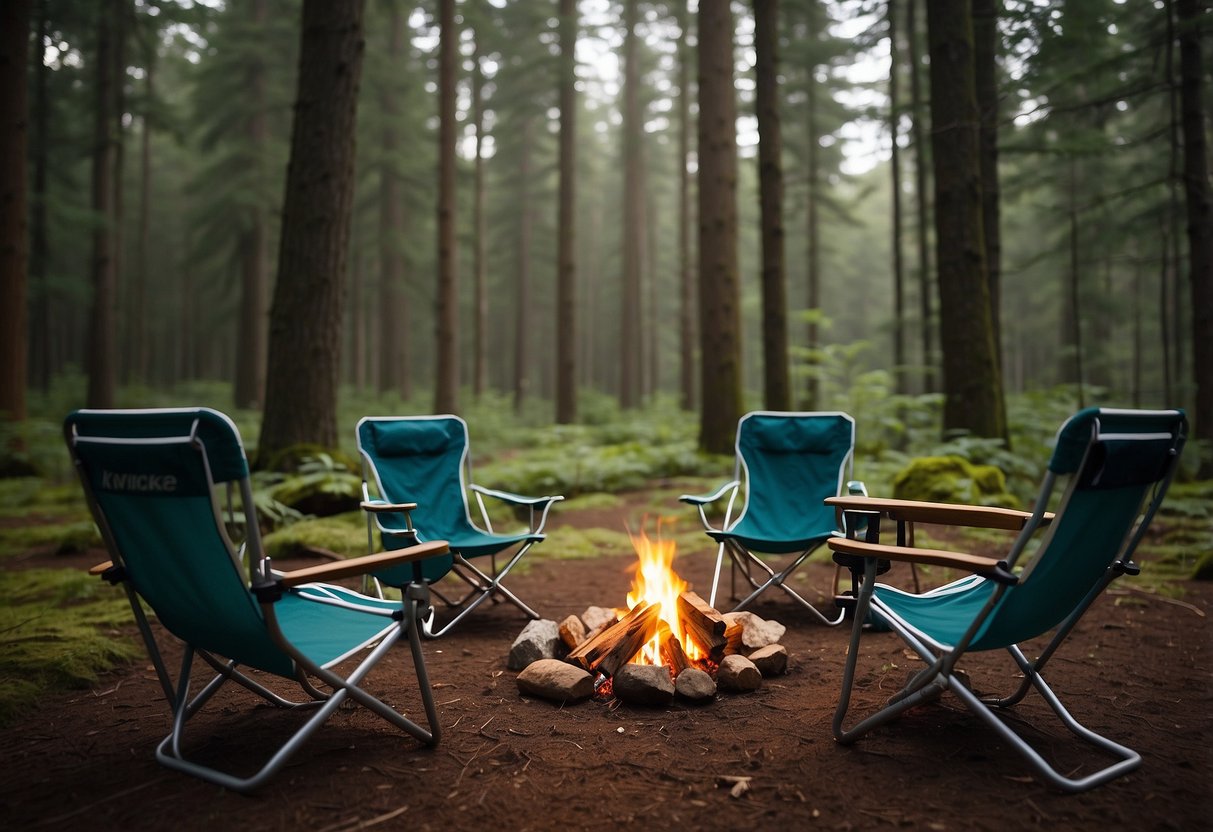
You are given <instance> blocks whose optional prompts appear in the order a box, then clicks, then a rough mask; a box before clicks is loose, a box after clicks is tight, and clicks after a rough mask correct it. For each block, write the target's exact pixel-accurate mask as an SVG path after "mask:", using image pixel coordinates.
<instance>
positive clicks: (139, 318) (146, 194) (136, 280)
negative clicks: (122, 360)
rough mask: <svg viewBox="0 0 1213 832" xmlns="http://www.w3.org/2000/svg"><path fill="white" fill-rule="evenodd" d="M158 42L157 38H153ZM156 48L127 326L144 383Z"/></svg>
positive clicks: (136, 374)
mask: <svg viewBox="0 0 1213 832" xmlns="http://www.w3.org/2000/svg"><path fill="white" fill-rule="evenodd" d="M153 43H155V41H153ZM155 69H156V50H155V46H153V47H152V48H151V49H150V50H149V54H148V56H147V59H146V67H145V71H146V73H147V75H146V77H145V78H144V94H145V95H146V96H147V101H146V102H145V104H144V110H143V117H142V118H141V119H140V121H141V122H142V125H143V130H142V132H141V135H140V136H139V236H138V240H137V246H136V254H135V261H136V262H135V269H134V272H133V273H132V275H131V302H130V307H129V308H130V310H131V319H132V320H131V326H129V327H128V328H127V334H128V337H129V338H130V339H131V340H130V362H131V367H130V372H131V377H132V378H134V379H135V381H136V382H139V383H140V384H146V383H147V382H148V381H149V378H148V370H149V363H150V360H151V355H150V347H149V344H148V340H149V339H148V325H147V287H148V285H149V281H150V280H151V238H152V123H151V119H149V118H148V114H149V110H151V108H152V106H153V102H154V101H155V84H154V79H155Z"/></svg>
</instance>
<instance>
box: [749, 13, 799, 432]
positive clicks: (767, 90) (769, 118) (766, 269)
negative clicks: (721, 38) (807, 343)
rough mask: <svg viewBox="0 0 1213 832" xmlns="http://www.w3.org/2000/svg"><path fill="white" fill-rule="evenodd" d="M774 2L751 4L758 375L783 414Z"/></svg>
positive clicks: (785, 385)
mask: <svg viewBox="0 0 1213 832" xmlns="http://www.w3.org/2000/svg"><path fill="white" fill-rule="evenodd" d="M778 47H779V0H754V49H755V54H756V60H755V74H756V77H757V88H756V91H755V92H756V102H757V117H758V183H759V203H760V206H761V214H762V370H763V373H762V375H763V385H762V388H763V402H764V404H765V406H766V408H767V410H789V409H791V406H792V394H791V390H790V388H789V382H788V378H789V376H788V313H787V303H788V302H787V278H786V274H785V265H784V252H783V243H784V230H783V161H782V154H783V140H782V138H781V135H780V125H779V51H778Z"/></svg>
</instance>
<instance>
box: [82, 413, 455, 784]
mask: <svg viewBox="0 0 1213 832" xmlns="http://www.w3.org/2000/svg"><path fill="white" fill-rule="evenodd" d="M64 434H65V437H66V439H67V444H68V448H69V450H70V452H71V455H72V459H73V461H74V463H75V465H76V469H77V472H78V473H79V475H80V481H81V483H82V485H83V487H84V492H85V495H86V496H87V498H88V503H89V506H90V508H91V509H92V512H93V517H94V518H95V519H96V521H97V525H98V527H99V528H100V530H101V533H102V536H103V538H104V539H105V543H106V546H107V547H108V549H109V552H110V555H111V557H112V561H110V562H109V563H107V564H102V565H101V566H99V567H95V568H94V570H92V571H93V572H94V574H100V575H101V576H102V577H104V578H105V579H107V580H109V581H110V582H111V583H114V584H121V585H122V586H123V587H124V588H125V590H126V593H127V597H128V598H129V600H130V604H131V610H132V611H133V612H134V615H135V621H136V623H137V625H138V627H139V631H140V633H141V634H142V636H143V639H144V642H145V643H146V644H147V649H148V652H149V653H150V655H151V659H152V663H153V665H154V666H155V668H156V673H157V675H158V676H159V679H160V684H161V686H162V687H163V689H164V695H165V697H166V698H167V699H168V702H169V705H170V707H171V709H172V714H173V727H172V731H171V733H170V734H169V735H168V736H167V737H165V739H164V740H163V741H162V742H161V743H160V744H159V745H158V746H157V748H156V759H157V760H159V761H160V762H161V763H162V764H164V765H165V766H168V767H169V768H172V769H176V770H178V771H183V772H185V773H187V774H191V775H194V776H196V777H200V778H202V779H203V780H207V781H209V782H211V783H217V784H218V785H220V786H224V787H226V788H230V789H234V790H237V791H243V792H247V791H252V790H253V789H256V788H257V787H258V786H260V785H262V784H263V783H265V782H266V780H268V779H269V778H270V777H272V776H273V775H274V774H275V773H276V772H277V771H278V770H279V769H281V768H282V766H283V764H285V763H286V761H287V760H288V759H289V758H290V757H291V755H293V754H294V753H295V752H296V751H297V750H298V749H299V747H300V746H301V745H302V744H303V743H304V742H305V741H306V740H307V739H308V738H309V737H310V736H311V735H312V734H313V733H315V732H316V730H317V729H318V728H319V727H320V726H321V725H322V724H323V723H324V722H325V720H327V719H328V717H329V716H330V715H331V714H332V713H333V712H334V711H335V710H336V709H337V708H338V707H340V706H341V705H342V703H343V702H347V701H351V702H357V703H358V704H361V705H363V706H364V707H366V708H367V709H368V710H370V711H372V712H374V713H375V714H378V715H379V716H380V717H382V718H383V719H385V720H387V721H388V722H389V723H391V724H392V725H394V726H396V727H397V728H400V729H401V730H403V731H405V732H407V733H408V734H410V735H411V736H413V737H415V738H417V739H418V740H420V741H421V742H423V743H425V744H426V745H433V744H434V743H436V742H437V741H438V717H437V711H436V709H435V707H434V700H433V694H432V691H431V689H430V684H429V681H428V678H427V674H426V667H425V660H424V657H423V656H422V652H421V639H420V637H419V635H418V633H419V628H420V625H419V622H420V621H421V620H422V619H423V618H424V617H425V616H426V615H427V614H428V609H429V599H428V591H427V588H426V585H425V582H424V581H423V580H421V578H420V575H419V574H418V575H416V576H412V575H410V576H409V577H408V578H407V579H406V580H402V581H401V583H400V586H401V587H402V596H403V597H402V599H401V600H398V601H385V600H382V599H378V598H370V597H367V596H365V595H361V594H359V593H357V592H353V591H351V590H349V589H345V588H343V587H341V586H336V585H330V584H321V583H315V581H317V580H337V579H340V578H346V577H350V576H354V575H360V574H363V573H365V572H366V571H367V570H369V569H377V568H378V569H381V568H385V567H388V566H396V567H397V568H400V569H403V570H404V571H405V572H411V571H412V569H413V568H415V567H416V568H419V567H420V565H421V564H423V563H424V562H425V560H426V559H429V558H433V557H441V556H442V555H443V554H444V553H445V552H446V551H447V547H446V544H445V543H443V542H442V541H434V542H431V543H426V544H421V545H418V546H414V547H411V548H407V549H401V550H399V551H397V552H391V553H385V554H379V555H373V556H370V557H365V558H355V559H352V560H345V561H337V562H334V563H331V564H324V565H321V566H316V567H308V568H304V569H299V570H295V571H292V572H278V571H275V570H273V569H272V568H271V565H270V559H269V558H267V557H264V556H263V553H262V549H261V540H260V536H259V534H258V528H257V522H256V511H255V508H254V505H253V493H252V487H251V486H250V483H249V473H248V463H247V461H246V459H245V455H244V448H243V446H242V445H241V442H240V436H239V433H238V432H237V430H236V426H235V425H233V424H232V422H231V421H230V420H229V419H228V418H227V417H226V416H224V415H223V414H222V413H218V412H216V411H214V410H208V409H205V408H195V409H183V410H109V411H105V410H81V411H77V412H75V413H73V414H71V415H70V416H69V417H68V418H67V421H66V423H65V425H64ZM233 490H238V493H239V498H240V499H239V501H238V502H236V503H235V504H234V503H233V500H232V494H233ZM225 495H226V499H225ZM224 503H226V506H227V515H226V518H227V519H226V520H225V515H224ZM237 507H238V508H239V509H240V510H242V511H243V515H239V514H236V513H235V511H234V508H237ZM229 526H230V527H231V529H230V530H229ZM238 526H243V528H244V532H245V536H244V543H243V544H242V545H241V546H240V547H237V546H236V545H234V544H233V542H232V539H231V531H233V530H235V528H237V527H238ZM245 560H247V563H248V567H247V571H246V569H245V567H244V566H243V563H242V561H245ZM406 564H407V565H409V566H405V565H406ZM141 602H142V603H141ZM142 604H146V605H147V607H148V608H150V609H151V610H152V612H154V613H155V616H156V618H157V619H158V620H159V622H160V624H161V625H162V626H163V627H164V629H165V630H167V631H168V632H169V633H171V634H172V635H173V636H175V637H176V638H178V639H180V640H181V641H182V642H183V643H184V655H183V657H182V661H181V670H180V672H179V673H178V674H177V679H176V682H175V683H174V681H173V679H172V677H171V675H170V674H169V672H168V670H167V668H166V666H165V661H164V657H163V654H162V652H161V648H160V646H159V645H158V643H157V639H156V637H155V635H154V633H153V630H152V628H151V626H150V624H149V622H148V620H147V617H146V616H145V613H144V610H143V606H142ZM401 638H407V640H408V643H409V645H410V647H411V648H412V658H413V667H414V671H415V674H416V677H417V684H418V687H419V689H420V697H421V702H422V705H423V707H424V710H425V716H426V720H427V722H428V725H429V727H428V729H427V728H424V727H422V726H421V725H419V724H418V723H416V722H414V721H413V720H411V719H409V718H407V717H405V716H404V715H403V714H402V713H399V712H397V711H396V710H395V709H394V708H393V707H392V706H390V705H388V704H386V703H384V702H382V701H381V700H379V699H377V698H376V697H374V696H372V695H371V694H370V693H368V692H367V691H366V690H365V689H363V688H362V687H361V686H360V685H361V683H362V680H363V678H364V677H365V676H366V675H367V673H368V672H369V671H370V670H371V669H372V668H373V667H374V666H375V665H376V664H378V662H379V661H380V660H381V659H383V658H384V657H385V656H386V655H387V653H388V651H389V650H390V649H391V648H392V647H393V646H395V645H396V643H397V642H399V641H400V640H401ZM195 656H198V657H199V658H201V659H203V660H204V661H205V662H206V663H207V664H209V665H210V666H211V667H212V668H214V670H215V672H216V675H215V677H214V678H213V679H212V680H211V681H210V682H209V683H208V684H207V685H206V686H204V687H203V688H202V690H201V691H199V692H198V693H197V694H196V695H194V696H193V697H192V698H191V696H190V675H191V669H192V666H193V660H194V657H195ZM350 664H353V665H354V667H352V669H351V668H349V665H350ZM243 668H248V670H245V669H243ZM263 674H269V675H272V676H279V677H283V678H285V679H289V680H292V681H293V682H294V683H297V684H298V685H300V686H301V688H302V690H303V692H304V694H305V695H306V697H307V699H305V700H304V701H298V702H296V701H291V700H288V699H286V698H284V697H282V696H280V695H279V694H277V693H275V692H274V691H273V690H271V689H270V688H269V687H267V686H266V684H263V681H266V682H267V683H268V680H265V679H264V676H263ZM313 680H315V681H316V682H318V683H319V684H320V685H323V686H326V687H327V688H328V690H327V691H323V690H321V689H319V688H318V687H317V686H316V685H315V684H314V683H313ZM228 681H233V682H236V683H237V684H239V685H242V686H243V687H245V688H247V689H248V690H250V691H252V692H253V693H255V694H257V695H259V696H261V697H263V698H264V699H266V700H268V701H269V702H270V703H272V704H274V705H278V706H281V707H285V708H299V709H315V713H314V714H312V715H311V716H310V717H309V718H308V719H307V721H306V722H304V723H303V725H302V726H301V727H300V728H299V729H298V730H297V731H295V732H294V733H293V734H292V735H291V736H290V737H289V738H288V739H287V740H286V741H285V742H284V743H283V744H282V745H281V746H280V747H279V748H278V749H277V750H276V751H274V752H273V753H272V754H271V755H270V756H269V759H268V761H267V762H265V763H264V764H263V765H262V766H261V768H260V769H258V770H257V771H256V772H254V773H253V774H251V775H248V776H238V775H236V774H232V773H229V772H225V771H220V770H218V769H216V768H212V767H210V766H207V765H203V764H201V763H199V762H197V761H195V760H191V759H189V758H187V757H186V748H185V745H186V742H185V740H186V738H185V729H186V725H187V724H188V723H189V721H190V719H191V718H192V717H193V716H195V715H196V714H197V713H198V712H199V711H200V710H201V709H202V707H203V706H204V705H205V704H206V703H207V701H208V700H210V699H211V697H213V696H214V695H215V693H216V692H217V691H218V690H219V689H220V688H221V687H222V686H223V685H224V684H225V683H226V682H228Z"/></svg>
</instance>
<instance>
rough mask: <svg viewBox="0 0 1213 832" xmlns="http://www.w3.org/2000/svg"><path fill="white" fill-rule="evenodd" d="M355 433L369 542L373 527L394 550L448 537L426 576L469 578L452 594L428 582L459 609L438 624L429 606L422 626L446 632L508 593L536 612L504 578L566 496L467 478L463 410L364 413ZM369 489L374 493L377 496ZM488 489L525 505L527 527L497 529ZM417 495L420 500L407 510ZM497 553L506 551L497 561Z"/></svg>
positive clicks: (532, 615) (434, 632)
mask: <svg viewBox="0 0 1213 832" xmlns="http://www.w3.org/2000/svg"><path fill="white" fill-rule="evenodd" d="M357 436H358V450H359V452H360V454H361V455H362V494H363V503H362V508H363V509H364V510H365V511H366V512H367V546H368V548H374V546H375V540H374V532H375V531H376V530H378V532H379V535H380V538H381V540H382V546H383V548H384V549H387V550H389V551H390V550H392V549H397V548H400V547H401V546H408V545H412V544H413V543H415V542H417V541H421V540H432V539H442V540H445V541H447V542H448V543H449V545H450V548H451V554H450V556H448V557H446V558H443V559H440V560H436V561H432V562H430V563H428V564H426V566H425V567H424V577H425V579H426V581H428V582H430V583H431V584H433V583H435V582H437V581H439V580H441V579H442V578H443V577H445V576H447V575H451V576H452V577H453V578H455V579H457V580H459V581H460V582H462V584H463V585H465V586H466V591H465V592H464V594H463V595H462V596H461V597H459V598H453V597H447V595H444V594H442V593H441V592H440V591H438V589H437V588H433V589H432V590H431V591H432V592H433V594H434V596H435V597H436V598H438V599H439V600H440V601H442V602H443V603H445V604H446V605H447V606H448V607H450V608H452V609H455V610H457V612H456V613H455V615H454V617H452V618H451V619H450V620H449V621H447V622H446V623H445V624H443V625H442V626H437V625H436V623H435V622H436V616H435V615H434V613H433V611H432V610H431V614H430V616H429V617H428V618H426V620H425V623H424V632H425V634H426V635H427V636H430V637H431V638H437V637H438V636H441V635H443V634H444V633H446V632H448V631H449V630H450V629H451V628H452V627H454V626H455V625H456V624H458V623H459V622H460V621H462V620H463V619H464V618H465V617H466V616H467V615H468V614H469V613H471V612H472V610H474V609H476V608H477V607H478V606H480V604H482V603H483V602H484V601H486V600H488V599H490V598H492V599H494V600H505V601H508V602H509V603H511V604H513V605H514V606H516V607H518V609H520V610H522V612H523V613H524V614H525V615H526V616H527V617H528V618H532V619H537V618H539V613H537V612H535V611H534V610H533V609H531V608H530V607H529V606H527V605H526V604H525V603H523V601H522V600H521V599H520V598H519V597H518V596H517V595H515V594H514V593H513V592H512V591H510V590H509V589H508V588H507V587H506V586H505V585H504V584H503V583H502V580H503V579H504V578H505V576H506V575H508V574H509V572H510V570H511V569H513V568H514V566H515V565H517V563H518V561H519V560H520V559H521V558H522V556H523V555H524V554H526V552H527V550H528V549H530V548H531V546H533V545H535V544H536V543H538V542H539V541H541V540H543V539H544V534H543V527H544V525H545V524H546V523H547V517H548V512H549V511H550V510H551V508H552V504H553V503H555V502H556V501H558V500H563V499H564V497H561V496H555V497H523V496H521V495H518V494H511V493H509V492H506V491H495V490H492V489H489V488H483V487H481V486H479V485H475V484H470V485H469V483H470V481H471V463H470V461H469V459H468V427H467V423H466V422H465V421H463V419H461V418H459V417H458V416H449V415H444V416H401V417H381V416H367V417H366V418H363V419H361V420H359V422H358V426H357ZM372 484H373V488H372ZM372 490H373V491H374V492H375V493H376V495H377V496H372V493H371V492H372ZM469 490H470V491H471V492H472V493H473V494H475V495H476V503H477V505H478V507H479V509H480V517H481V519H482V521H483V524H484V525H483V527H481V526H478V525H476V523H475V522H473V520H472V517H471V513H470V512H469V510H468V499H467V494H468V491H469ZM486 496H487V497H492V498H494V499H496V500H499V501H501V502H503V503H505V504H507V505H510V506H512V507H519V508H521V509H525V510H526V511H527V513H528V515H529V524H528V528H527V529H526V530H525V531H522V532H517V533H512V534H498V533H496V532H495V531H494V530H493V524H492V521H491V520H490V519H489V514H488V511H487V510H486V508H485V504H484V498H485V497H486ZM414 503H416V504H417V505H418V506H420V507H419V508H415V509H413V510H409V509H408V506H409V505H411V504H414ZM498 555H502V556H503V557H505V559H506V560H505V562H504V564H502V565H501V566H500V567H498V564H497V556H498ZM484 557H488V558H490V559H491V566H490V567H489V570H488V571H487V572H486V571H484V570H482V569H480V568H479V567H477V566H476V565H475V564H474V563H472V559H473V558H484ZM374 577H375V578H377V579H381V578H382V577H383V575H382V574H380V573H376V574H375V575H374ZM387 577H388V578H391V575H390V574H388V575H387Z"/></svg>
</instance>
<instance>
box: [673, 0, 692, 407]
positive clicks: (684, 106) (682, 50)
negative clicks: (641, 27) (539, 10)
mask: <svg viewBox="0 0 1213 832" xmlns="http://www.w3.org/2000/svg"><path fill="white" fill-rule="evenodd" d="M677 15H678V21H677V22H678V32H679V35H680V37H679V40H678V343H679V376H678V377H679V390H680V392H681V398H680V402H681V405H682V409H683V410H694V409H695V317H696V312H695V275H694V273H693V271H692V269H691V171H690V167H689V161H690V160H689V156H690V150H691V148H690V144H691V142H690V133H691V55H690V47H689V46H688V45H687V40H688V34H689V32H688V29H689V18H690V15H689V14H688V12H687V0H680V2H679V3H678V6H677Z"/></svg>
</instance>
